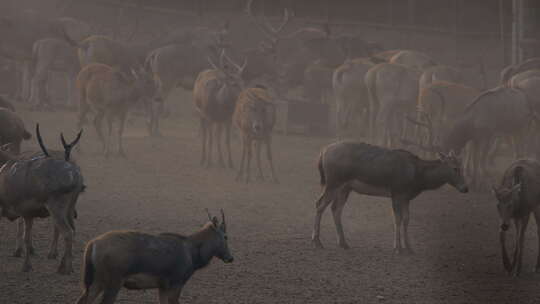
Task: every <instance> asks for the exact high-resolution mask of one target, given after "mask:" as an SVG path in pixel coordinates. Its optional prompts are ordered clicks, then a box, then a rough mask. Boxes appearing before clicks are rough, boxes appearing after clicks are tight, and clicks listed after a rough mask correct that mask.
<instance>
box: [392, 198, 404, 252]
mask: <svg viewBox="0 0 540 304" xmlns="http://www.w3.org/2000/svg"><path fill="white" fill-rule="evenodd" d="M401 204H402V201H401V200H399V199H397V198H392V211H393V213H394V252H395V253H398V254H401V253H402V252H403V250H402V249H403V248H402V246H401V223H402V219H403V212H402V205H401Z"/></svg>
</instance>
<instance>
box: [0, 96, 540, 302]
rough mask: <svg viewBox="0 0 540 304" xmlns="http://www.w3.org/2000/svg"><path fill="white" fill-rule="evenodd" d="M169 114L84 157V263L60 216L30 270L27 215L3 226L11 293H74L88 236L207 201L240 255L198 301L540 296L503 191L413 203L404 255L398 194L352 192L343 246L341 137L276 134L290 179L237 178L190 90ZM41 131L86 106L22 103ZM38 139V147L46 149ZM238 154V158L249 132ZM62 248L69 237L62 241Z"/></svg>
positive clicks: (93, 145)
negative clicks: (59, 251)
mask: <svg viewBox="0 0 540 304" xmlns="http://www.w3.org/2000/svg"><path fill="white" fill-rule="evenodd" d="M182 102H184V103H185V105H184V106H183V107H182V110H181V111H177V112H175V113H177V114H176V115H175V117H174V118H173V119H169V120H168V121H166V122H165V123H164V126H163V131H164V135H165V137H163V138H157V139H153V138H148V137H146V133H145V129H144V128H143V125H142V121H141V118H137V117H135V118H133V119H132V120H131V121H130V124H129V125H128V126H127V130H126V135H125V146H126V148H127V149H126V150H127V153H128V159H121V158H118V157H112V158H109V159H106V158H104V157H103V156H102V155H100V153H99V151H100V145H99V144H98V141H97V137H96V135H95V131H94V130H93V129H92V128H90V127H89V126H88V127H86V128H87V130H86V132H85V134H84V136H83V141H82V144H83V149H84V153H83V154H77V155H76V156H77V158H78V159H79V161H80V164H81V167H82V169H83V173H84V176H85V178H86V184H87V185H88V188H87V192H86V193H85V194H84V195H83V196H82V197H81V198H80V200H79V202H78V214H79V219H78V220H77V222H76V225H77V235H76V242H75V247H74V252H75V269H76V273H75V274H73V275H70V276H61V275H58V274H56V273H55V270H56V267H57V265H58V261H50V260H47V259H46V253H47V247H48V243H49V241H50V231H51V230H50V224H49V221H48V220H40V221H38V223H37V225H36V229H35V235H34V240H35V245H36V248H37V254H38V255H37V256H36V257H35V258H34V259H33V266H34V272H32V273H21V272H19V269H20V267H21V262H22V261H21V259H17V258H13V257H11V253H12V250H13V247H14V231H15V225H13V224H8V222H7V221H5V220H3V221H2V222H1V223H0V227H1V228H0V233H1V239H0V303H6V304H7V303H74V301H75V299H76V298H77V296H78V295H79V292H80V287H79V278H80V274H79V269H80V262H81V255H82V250H83V247H84V244H85V242H86V241H88V240H89V239H91V238H93V237H95V236H97V235H99V234H101V233H104V232H106V231H110V230H116V229H136V230H141V231H146V232H152V233H159V232H164V231H171V232H181V233H190V232H193V231H194V230H196V229H198V228H199V227H200V226H201V225H202V224H203V223H204V222H205V220H206V214H205V211H204V208H209V209H210V210H212V211H213V212H215V213H217V212H219V208H223V209H224V210H225V212H226V214H227V217H228V224H229V230H230V241H229V242H230V247H231V249H232V250H233V254H234V256H235V262H234V263H233V264H229V265H225V264H223V263H222V262H221V261H218V260H215V261H214V262H213V263H212V264H211V265H210V266H209V267H208V268H206V269H204V270H202V271H199V272H198V273H196V274H195V275H194V277H193V278H192V279H191V281H190V282H189V283H188V284H187V286H186V288H185V289H184V292H183V294H182V296H181V301H183V302H185V303H539V302H540V275H535V274H533V273H532V269H533V267H534V263H535V255H536V248H537V243H536V242H537V240H536V236H535V232H536V229H535V228H536V226H535V225H534V224H532V225H530V227H529V232H528V234H527V239H526V256H525V260H524V274H523V275H522V277H520V278H517V279H515V278H509V277H508V276H507V275H506V274H505V273H504V272H503V267H502V263H501V258H500V253H499V247H498V243H497V240H498V239H497V233H498V219H497V214H496V208H495V202H494V199H493V198H492V197H491V196H490V195H489V194H467V195H463V194H459V193H458V192H457V191H455V190H454V189H451V188H449V187H445V188H443V189H440V190H438V191H435V192H429V193H425V194H423V195H421V196H420V197H419V198H418V199H416V200H415V201H414V202H413V204H412V207H411V208H412V210H411V211H412V219H411V229H410V234H411V237H412V240H413V244H414V247H415V251H416V254H415V255H412V256H396V255H394V254H393V253H392V235H393V231H392V230H393V227H392V215H391V209H390V204H389V202H388V200H387V199H378V198H369V197H360V196H358V195H352V196H351V197H350V199H349V203H348V205H347V207H346V208H345V212H344V225H345V229H346V235H347V237H348V241H349V244H350V245H351V247H352V248H351V249H350V250H343V249H340V248H338V247H337V246H336V241H335V230H334V225H333V222H332V219H331V216H330V212H328V211H327V213H326V214H325V217H324V219H323V225H322V240H323V243H324V244H325V249H323V250H316V249H314V248H313V247H312V245H311V243H310V234H311V227H312V221H313V216H314V202H315V199H316V198H317V196H318V195H319V191H320V188H319V185H318V180H319V177H318V172H317V170H316V166H315V161H316V158H317V155H318V152H319V150H320V148H321V147H322V146H324V145H326V144H328V143H330V142H331V141H332V139H331V138H308V137H303V136H288V137H284V136H281V135H276V136H275V146H274V152H275V153H274V154H275V160H276V166H277V172H278V176H279V177H280V180H281V184H279V185H275V184H272V183H270V182H268V181H267V182H253V183H251V184H249V185H246V184H243V183H237V182H235V181H234V176H235V172H233V171H230V170H227V169H221V168H212V169H203V168H201V167H200V166H199V153H200V143H199V140H198V137H197V134H198V129H197V122H196V120H195V119H194V117H193V111H192V109H191V107H190V105H189V103H190V102H189V100H184V101H182ZM21 115H22V116H23V118H24V120H25V121H26V124H27V126H28V127H29V128H33V124H34V123H35V122H38V121H39V122H40V123H41V126H42V132H43V133H44V137H45V141H46V143H47V145H48V146H49V147H51V148H58V147H59V146H60V141H59V138H58V134H59V132H60V131H64V132H66V133H68V134H69V136H73V135H74V134H75V131H76V130H75V128H74V126H75V114H74V113H66V112H53V113H36V112H24V111H22V112H21ZM36 147H37V145H36V144H35V143H34V142H33V141H31V142H29V143H27V144H26V148H27V149H35V148H36ZM233 148H234V151H233V153H234V155H235V160H236V163H237V164H238V157H239V141H238V140H237V139H235V141H234V144H233ZM61 247H62V246H61ZM118 303H156V294H155V292H154V291H147V292H134V291H126V290H123V291H122V293H121V295H120V297H119V300H118Z"/></svg>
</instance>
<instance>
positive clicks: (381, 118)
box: [365, 63, 421, 147]
mask: <svg viewBox="0 0 540 304" xmlns="http://www.w3.org/2000/svg"><path fill="white" fill-rule="evenodd" d="M420 75H421V71H420V70H417V69H413V68H410V67H407V66H405V65H402V64H395V63H380V64H378V65H375V66H373V67H372V68H371V69H369V71H368V72H367V73H366V75H365V83H366V87H367V91H368V95H369V105H370V106H369V134H370V140H371V141H372V142H373V143H380V144H381V145H386V146H388V147H394V146H396V145H398V139H399V138H404V137H405V136H406V135H407V128H406V125H405V119H406V114H407V113H414V112H415V106H416V102H417V99H418V81H419V78H420Z"/></svg>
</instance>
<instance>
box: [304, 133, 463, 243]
mask: <svg viewBox="0 0 540 304" xmlns="http://www.w3.org/2000/svg"><path fill="white" fill-rule="evenodd" d="M318 167H319V174H320V177H321V185H322V187H323V192H322V194H321V196H320V197H319V199H318V200H317V202H316V215H315V223H314V227H313V234H312V241H313V243H314V245H315V246H316V247H319V248H322V243H321V241H320V238H319V233H320V226H321V217H322V215H323V212H324V210H325V209H326V207H328V205H330V204H332V214H333V217H334V223H335V225H336V231H337V236H338V244H339V246H340V247H342V248H345V249H347V248H349V245H348V244H347V242H346V240H345V235H344V233H343V225H342V223H341V215H342V212H343V207H344V206H345V203H346V202H347V199H348V197H349V194H350V193H351V191H355V192H356V193H358V194H364V195H370V196H378V197H388V198H391V200H392V210H393V211H394V251H395V252H397V253H408V252H412V249H411V245H410V240H409V235H408V227H409V204H410V201H411V200H413V199H414V198H415V197H417V196H418V195H419V194H420V193H422V192H423V191H427V190H435V189H438V188H440V187H441V186H443V185H445V184H450V185H451V186H453V187H454V188H456V189H457V190H458V191H460V192H462V193H467V192H468V191H469V188H468V186H467V184H466V183H465V179H464V178H463V174H462V170H461V161H460V159H459V158H458V157H457V156H456V155H455V154H454V153H453V152H450V153H449V154H442V153H441V154H440V159H438V160H423V159H420V158H419V157H417V156H416V155H414V154H412V153H411V152H408V151H405V150H391V149H387V148H382V147H378V146H373V145H369V144H365V143H359V142H347V141H342V142H337V143H333V144H331V145H329V146H326V147H325V148H323V150H322V151H321V154H320V157H319V162H318ZM402 230H403V243H404V244H403V245H404V247H403V245H402V238H401V231H402Z"/></svg>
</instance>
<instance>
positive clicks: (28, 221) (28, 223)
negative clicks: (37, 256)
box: [22, 217, 34, 272]
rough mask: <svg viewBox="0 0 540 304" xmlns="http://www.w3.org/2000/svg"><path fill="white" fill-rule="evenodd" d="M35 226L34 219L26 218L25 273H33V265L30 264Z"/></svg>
mask: <svg viewBox="0 0 540 304" xmlns="http://www.w3.org/2000/svg"><path fill="white" fill-rule="evenodd" d="M33 224H34V219H33V218H31V217H25V218H24V249H25V253H24V263H23V267H22V271H23V272H28V271H32V263H31V262H30V255H31V253H30V248H31V247H32V238H31V237H30V235H32V226H33Z"/></svg>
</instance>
